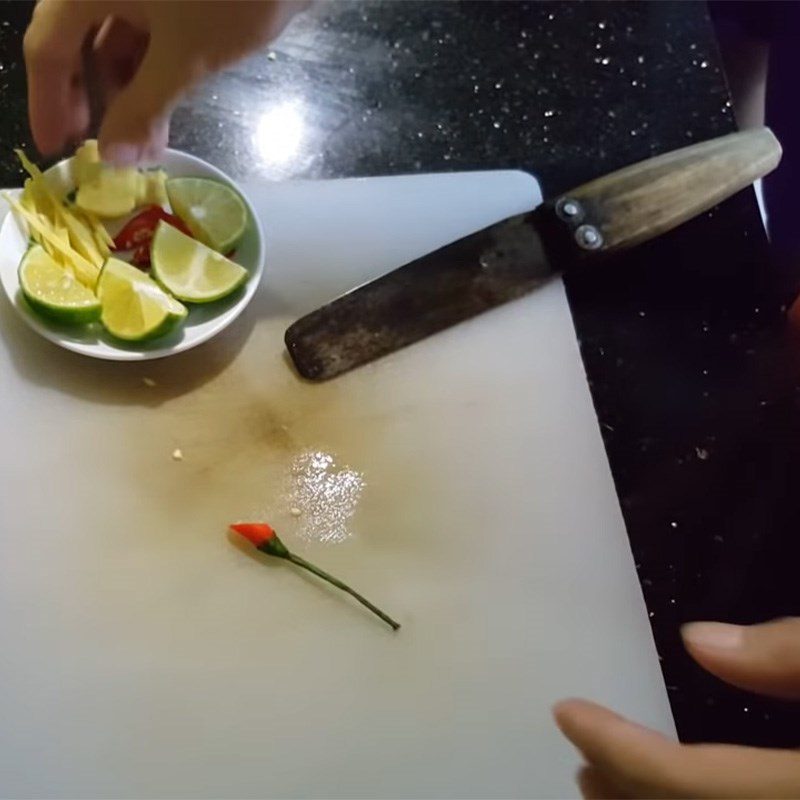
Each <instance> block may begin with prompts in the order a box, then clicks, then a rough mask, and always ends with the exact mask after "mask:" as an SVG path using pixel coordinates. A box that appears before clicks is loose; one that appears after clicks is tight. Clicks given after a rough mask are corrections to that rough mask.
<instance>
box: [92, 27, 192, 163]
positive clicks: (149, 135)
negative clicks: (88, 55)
mask: <svg viewBox="0 0 800 800" xmlns="http://www.w3.org/2000/svg"><path fill="white" fill-rule="evenodd" d="M176 46H177V45H176V43H175V42H168V41H165V40H164V39H163V38H160V37H159V36H158V35H156V34H153V35H152V37H151V39H150V44H149V46H148V48H147V52H146V53H145V55H144V58H143V59H142V62H141V65H140V66H139V69H138V70H137V71H136V74H135V75H134V77H133V79H132V80H131V81H130V83H129V84H128V85H127V86H126V87H125V88H123V89H122V90H120V91H119V92H118V93H117V94H116V96H115V97H114V99H113V100H112V101H111V103H110V105H109V106H108V108H107V109H106V114H105V117H104V118H103V123H102V126H101V128H100V135H99V137H98V139H99V145H100V154H101V156H102V157H103V158H104V159H106V160H109V161H112V162H114V163H115V164H118V165H120V166H123V165H132V164H136V163H137V162H138V161H139V160H141V159H142V158H145V157H147V158H157V157H158V156H159V154H160V153H161V151H162V150H163V148H164V146H165V145H166V133H167V131H168V121H169V115H170V113H171V111H172V107H173V105H174V104H175V103H176V102H177V100H178V99H179V98H180V96H181V95H182V94H183V93H184V92H185V91H186V90H187V89H189V88H190V87H191V86H192V85H194V84H195V83H196V82H197V81H198V80H199V79H200V77H201V76H202V72H203V70H202V66H201V64H200V63H199V62H197V61H195V60H193V59H192V58H191V57H190V56H188V55H186V57H181V56H180V55H178V56H177V57H176V55H175V52H174V51H175V49H176Z"/></svg>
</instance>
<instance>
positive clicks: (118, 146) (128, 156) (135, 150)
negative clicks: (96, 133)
mask: <svg viewBox="0 0 800 800" xmlns="http://www.w3.org/2000/svg"><path fill="white" fill-rule="evenodd" d="M141 152H142V151H141V148H140V147H138V146H137V145H135V144H127V143H125V142H115V143H114V144H110V145H108V146H107V147H104V148H103V151H102V152H101V154H100V155H101V157H102V159H103V161H108V162H109V163H111V164H113V165H114V166H115V167H134V166H136V164H138V163H139V159H140V158H141Z"/></svg>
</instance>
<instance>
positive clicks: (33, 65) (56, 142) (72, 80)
mask: <svg viewBox="0 0 800 800" xmlns="http://www.w3.org/2000/svg"><path fill="white" fill-rule="evenodd" d="M105 8H106V6H105V4H104V3H101V2H66V0H42V1H41V2H40V3H39V4H38V5H37V6H36V9H35V10H34V14H33V19H32V20H31V24H30V26H29V27H28V30H27V32H26V33H25V40H24V51H25V66H26V70H27V73H28V110H29V115H30V124H31V132H32V133H33V139H34V141H35V142H36V146H37V147H38V148H39V150H40V151H41V152H42V153H45V154H51V153H56V152H58V151H59V150H61V149H62V148H63V147H64V146H65V145H66V144H67V143H68V142H69V141H71V140H73V139H78V138H80V137H82V136H83V134H84V132H85V130H86V127H87V125H88V123H89V107H88V102H87V98H86V91H85V89H84V86H83V77H82V72H83V70H82V55H81V51H82V47H83V43H84V41H85V39H86V38H87V35H88V34H89V32H90V31H91V30H92V29H93V28H94V27H95V26H97V25H99V24H100V22H102V20H103V18H104V16H105Z"/></svg>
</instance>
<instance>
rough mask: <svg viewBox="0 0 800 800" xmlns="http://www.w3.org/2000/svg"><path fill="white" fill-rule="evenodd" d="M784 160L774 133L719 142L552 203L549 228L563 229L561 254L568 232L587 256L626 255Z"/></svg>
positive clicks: (650, 162)
mask: <svg viewBox="0 0 800 800" xmlns="http://www.w3.org/2000/svg"><path fill="white" fill-rule="evenodd" d="M780 160H781V146H780V144H779V143H778V140H777V139H776V138H775V136H774V134H773V133H772V131H771V130H769V128H760V129H757V130H748V131H742V132H740V133H732V134H729V135H728V136H720V137H719V138H717V139H711V140H709V141H707V142H700V143H698V144H694V145H690V146H689V147H684V148H681V149H680V150H675V151H673V152H670V153H664V154H663V155H660V156H656V157H655V158H650V159H647V160H646V161H641V162H639V163H638V164H633V165H631V166H629V167H625V168H623V169H621V170H618V171H617V172H612V173H611V174H610V175H605V176H603V177H602V178H598V179H597V180H594V181H591V182H589V183H585V184H584V185H583V186H579V187H577V188H576V189H573V190H572V191H570V192H566V193H565V194H563V195H561V196H559V197H558V198H556V199H555V200H553V201H550V202H548V203H547V204H546V207H547V210H548V215H550V216H551V220H550V222H549V225H548V227H551V229H552V228H553V227H558V228H560V229H561V230H560V231H559V233H560V236H559V238H561V239H562V242H561V244H562V248H563V246H564V245H567V237H566V236H564V234H565V232H566V233H567V234H568V238H569V240H570V241H569V244H568V245H567V246H568V247H570V248H572V247H574V246H576V245H577V248H578V249H579V250H580V251H583V252H584V253H585V254H587V255H588V254H589V253H590V252H595V253H602V252H613V251H615V250H621V249H623V248H626V247H631V246H632V245H635V244H638V243H640V242H643V241H645V240H647V239H652V238H654V237H656V236H658V235H659V234H662V233H664V232H666V231H668V230H670V229H672V228H675V227H677V226H678V225H680V224H681V223H682V222H686V221H687V220H689V219H691V218H692V217H694V216H697V215H698V214H701V213H702V212H704V211H707V210H708V209H710V208H712V207H713V206H715V205H716V204H717V203H719V202H721V201H722V200H724V199H726V198H727V197H730V196H731V195H733V194H735V193H736V192H738V191H740V190H741V189H744V188H745V187H746V186H749V185H750V184H751V183H753V181H755V180H757V179H758V178H760V177H762V176H763V175H766V174H767V173H769V172H771V171H772V170H773V169H775V167H777V166H778V162H779V161H780ZM552 215H554V216H555V218H552ZM575 255H577V253H575Z"/></svg>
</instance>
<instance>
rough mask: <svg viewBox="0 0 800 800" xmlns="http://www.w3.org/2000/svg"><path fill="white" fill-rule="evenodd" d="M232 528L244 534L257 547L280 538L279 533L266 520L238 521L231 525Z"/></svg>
mask: <svg viewBox="0 0 800 800" xmlns="http://www.w3.org/2000/svg"><path fill="white" fill-rule="evenodd" d="M231 530H232V531H235V532H236V533H238V534H240V535H242V536H244V538H245V539H247V540H248V541H249V542H250V543H251V544H253V545H255V546H256V547H261V545H263V544H266V543H267V542H269V541H271V540H272V539H277V538H278V534H277V533H275V531H274V530H272V528H270V526H269V525H267V523H266V522H237V523H235V524H233V525H231Z"/></svg>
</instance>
